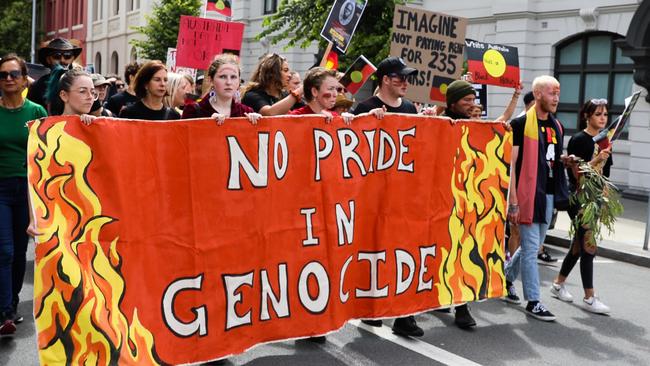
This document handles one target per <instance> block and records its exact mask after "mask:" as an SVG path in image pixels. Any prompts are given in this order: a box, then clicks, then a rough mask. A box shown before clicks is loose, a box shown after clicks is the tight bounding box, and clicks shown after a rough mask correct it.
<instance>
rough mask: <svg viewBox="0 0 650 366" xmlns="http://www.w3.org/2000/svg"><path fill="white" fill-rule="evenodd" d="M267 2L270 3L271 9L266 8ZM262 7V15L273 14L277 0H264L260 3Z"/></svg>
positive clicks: (276, 9)
mask: <svg viewBox="0 0 650 366" xmlns="http://www.w3.org/2000/svg"><path fill="white" fill-rule="evenodd" d="M267 4H270V5H271V9H272V10H267V8H268V7H267ZM262 6H263V7H264V8H263V9H262V14H264V15H270V14H275V13H276V12H277V11H278V0H264V3H263V4H262Z"/></svg>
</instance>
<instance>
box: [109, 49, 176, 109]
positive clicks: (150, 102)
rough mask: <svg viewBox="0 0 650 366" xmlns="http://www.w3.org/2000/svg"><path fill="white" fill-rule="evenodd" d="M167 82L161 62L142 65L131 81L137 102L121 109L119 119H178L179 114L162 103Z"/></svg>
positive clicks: (155, 61) (165, 93) (156, 61)
mask: <svg viewBox="0 0 650 366" xmlns="http://www.w3.org/2000/svg"><path fill="white" fill-rule="evenodd" d="M167 81H168V79H167V67H166V66H165V65H164V64H163V63H162V62H161V61H159V60H154V61H148V62H147V63H145V64H144V65H142V68H141V69H140V71H138V73H137V74H136V75H135V79H134V81H133V89H134V90H135V95H136V97H138V99H139V100H138V101H137V102H135V103H133V104H130V105H128V106H126V107H125V108H123V109H122V111H121V112H120V118H129V119H144V120H149V121H166V120H173V119H180V118H181V115H180V113H178V112H177V111H176V110H175V109H174V108H172V107H167V106H165V104H164V103H163V98H164V97H165V96H166V95H167Z"/></svg>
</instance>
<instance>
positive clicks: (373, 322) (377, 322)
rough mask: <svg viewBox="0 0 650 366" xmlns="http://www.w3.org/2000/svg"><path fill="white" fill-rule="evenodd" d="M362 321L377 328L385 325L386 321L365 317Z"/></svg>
mask: <svg viewBox="0 0 650 366" xmlns="http://www.w3.org/2000/svg"><path fill="white" fill-rule="evenodd" d="M361 322H362V323H363V324H368V325H370V326H371V327H377V328H381V327H382V326H383V325H384V322H382V321H381V320H371V319H364V320H361Z"/></svg>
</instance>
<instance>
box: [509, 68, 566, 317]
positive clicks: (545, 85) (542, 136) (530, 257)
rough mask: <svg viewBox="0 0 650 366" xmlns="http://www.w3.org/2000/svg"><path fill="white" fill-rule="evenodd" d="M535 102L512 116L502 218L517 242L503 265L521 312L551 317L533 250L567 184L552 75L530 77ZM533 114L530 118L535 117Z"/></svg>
mask: <svg viewBox="0 0 650 366" xmlns="http://www.w3.org/2000/svg"><path fill="white" fill-rule="evenodd" d="M533 94H534V96H535V106H534V107H533V108H531V109H530V110H529V111H528V112H527V114H526V115H523V116H521V117H517V118H515V119H513V120H512V123H511V124H512V132H513V148H512V166H513V167H514V169H513V170H512V172H511V182H510V183H511V186H510V194H509V203H510V204H509V207H508V220H509V221H510V223H511V224H512V225H518V227H519V232H520V236H521V239H520V240H521V244H520V246H519V248H518V249H517V251H516V252H515V254H514V256H513V257H512V260H511V261H510V262H509V263H508V264H507V265H506V267H505V272H506V290H507V292H508V294H507V297H506V301H508V302H510V303H515V304H518V303H520V302H521V301H520V299H519V297H518V296H517V295H516V292H515V288H514V286H513V282H514V280H515V279H516V278H517V277H518V275H519V272H521V280H522V284H523V288H524V298H525V299H526V300H527V301H528V304H527V306H526V313H527V314H528V315H530V316H532V317H534V318H536V319H539V320H543V321H554V320H555V315H553V314H552V313H551V312H550V311H548V309H546V307H545V306H544V305H543V304H542V303H541V301H540V291H539V270H538V268H537V260H536V256H537V252H538V250H539V246H540V244H541V243H542V242H543V241H544V238H545V236H546V230H547V229H548V225H549V223H550V220H551V216H552V213H553V207H554V205H555V204H556V203H565V201H567V200H568V187H567V182H566V175H565V172H564V168H563V164H562V162H561V158H560V157H561V155H562V146H563V145H562V142H563V129H562V125H561V124H560V123H559V121H557V120H556V119H555V117H554V116H553V113H555V111H556V110H557V105H558V103H559V100H560V83H559V82H558V81H557V80H556V79H555V78H554V77H552V76H547V75H544V76H540V77H537V78H535V80H534V81H533ZM535 120H536V123H535Z"/></svg>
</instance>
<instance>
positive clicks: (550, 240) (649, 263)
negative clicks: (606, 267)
mask: <svg viewBox="0 0 650 366" xmlns="http://www.w3.org/2000/svg"><path fill="white" fill-rule="evenodd" d="M544 243H545V244H550V245H555V246H559V247H563V248H569V246H570V244H571V242H570V241H569V239H566V238H562V237H559V236H555V235H550V234H549V235H546V239H545V240H544ZM598 256H601V257H605V258H609V259H614V260H617V261H621V262H626V263H630V264H634V265H637V266H641V267H646V268H650V258H648V257H643V256H639V255H635V254H631V253H626V252H621V251H618V250H614V249H610V248H605V247H602V246H599V247H598Z"/></svg>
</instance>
